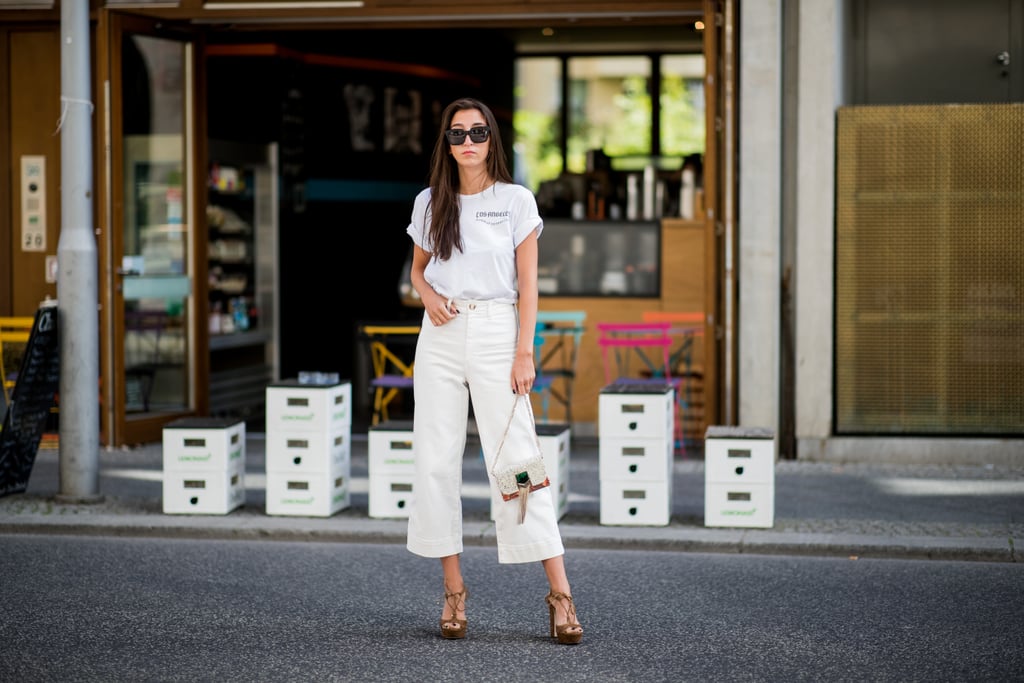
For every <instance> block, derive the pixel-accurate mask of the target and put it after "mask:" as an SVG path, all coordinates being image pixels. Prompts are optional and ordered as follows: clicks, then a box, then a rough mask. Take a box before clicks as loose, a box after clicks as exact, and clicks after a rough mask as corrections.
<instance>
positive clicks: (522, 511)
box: [517, 479, 530, 524]
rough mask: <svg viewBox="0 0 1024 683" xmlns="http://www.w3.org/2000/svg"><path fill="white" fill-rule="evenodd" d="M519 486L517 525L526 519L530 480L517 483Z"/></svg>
mask: <svg viewBox="0 0 1024 683" xmlns="http://www.w3.org/2000/svg"><path fill="white" fill-rule="evenodd" d="M517 484H518V486H519V523H520V524H522V523H523V521H524V520H525V519H526V502H527V500H528V499H529V497H530V480H529V479H527V480H526V481H525V482H522V481H520V482H517Z"/></svg>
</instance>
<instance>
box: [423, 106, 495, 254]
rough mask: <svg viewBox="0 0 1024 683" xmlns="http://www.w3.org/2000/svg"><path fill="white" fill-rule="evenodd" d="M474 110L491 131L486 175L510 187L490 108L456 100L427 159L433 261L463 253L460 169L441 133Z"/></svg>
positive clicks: (447, 112) (444, 114) (446, 108)
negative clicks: (458, 116)
mask: <svg viewBox="0 0 1024 683" xmlns="http://www.w3.org/2000/svg"><path fill="white" fill-rule="evenodd" d="M467 109H476V110H478V111H479V112H480V113H481V114H483V116H484V120H485V121H486V122H487V126H488V127H489V128H490V129H491V144H490V147H489V148H488V153H487V175H489V176H490V177H491V179H492V180H494V181H496V182H504V183H511V182H512V173H511V172H509V170H508V161H507V159H506V158H505V148H504V147H503V146H502V144H501V133H500V132H499V131H498V121H497V120H496V119H495V118H494V113H493V112H492V111H491V109H490V107H488V106H487V105H486V104H484V103H483V102H481V101H479V100H475V99H473V98H471V97H463V98H461V99H458V100H455V101H454V102H452V103H451V104H449V105H448V106H447V107H445V110H444V113H443V114H442V115H441V130H440V132H439V133H438V136H437V142H436V143H434V152H433V154H432V155H431V158H430V209H431V218H430V230H429V233H428V235H429V243H430V244H431V245H432V246H431V248H432V249H433V256H434V258H436V259H438V260H440V261H447V260H448V259H449V258H451V256H452V253H453V252H454V251H455V250H456V249H458V250H459V251H462V232H461V231H460V230H459V215H460V210H459V165H458V163H457V162H456V161H455V159H454V158H453V157H452V155H451V154H449V153H448V150H449V148H450V147H451V145H450V144H449V143H448V139H447V138H446V137H445V136H444V132H445V131H446V130H448V129H449V128H450V127H451V125H452V119H453V118H455V114H456V112H460V111H465V110H467Z"/></svg>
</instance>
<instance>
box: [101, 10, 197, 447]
mask: <svg viewBox="0 0 1024 683" xmlns="http://www.w3.org/2000/svg"><path fill="white" fill-rule="evenodd" d="M112 27H113V31H112V33H111V36H112V39H111V49H112V50H114V51H115V55H116V56H115V58H114V59H112V69H111V76H112V78H111V81H112V88H111V90H112V94H113V97H112V98H111V102H112V107H111V109H112V113H113V116H112V117H111V120H112V126H111V128H112V131H111V133H112V135H111V140H112V144H111V164H112V167H113V168H114V169H117V171H115V172H114V173H113V174H112V175H113V182H112V191H113V194H114V197H115V200H114V211H113V212H112V222H113V225H112V230H111V233H112V235H111V252H110V259H109V264H110V266H111V270H112V271H113V273H112V277H113V282H112V297H111V304H112V309H113V311H112V313H113V315H112V320H111V323H112V325H113V333H112V339H111V342H110V343H111V348H112V356H113V359H112V360H113V363H112V368H113V373H112V381H113V384H114V387H113V392H112V395H113V399H114V427H115V432H116V436H115V439H114V440H115V442H116V443H119V444H126V443H128V444H131V443H145V442H152V441H159V440H160V439H161V436H162V428H163V425H164V424H166V423H167V422H169V421H170V420H173V419H176V418H178V417H180V416H183V415H188V414H191V413H194V412H195V406H196V386H197V370H196V350H195V349H196V339H195V334H194V329H195V322H196V319H197V310H196V298H195V296H194V295H195V283H194V265H195V259H194V258H193V254H194V252H195V249H196V247H195V236H194V235H195V231H194V224H195V220H194V217H195V214H196V207H195V204H196V199H195V197H194V194H195V192H194V191H193V188H194V187H195V183H194V178H195V172H194V160H193V153H192V150H193V137H194V134H193V103H192V99H193V97H192V87H193V86H192V84H193V64H194V60H193V44H192V42H191V41H190V40H189V39H188V37H187V36H182V35H175V34H173V33H169V32H167V31H166V30H161V32H160V33H159V34H157V32H156V29H155V27H154V26H152V25H150V22H148V21H147V20H143V19H139V18H135V17H127V16H126V17H120V18H115V20H114V21H112ZM118 198H120V202H119V201H118ZM118 209H120V210H118ZM203 245H204V246H205V240H204V241H203ZM109 395H110V394H108V396H109Z"/></svg>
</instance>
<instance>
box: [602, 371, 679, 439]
mask: <svg viewBox="0 0 1024 683" xmlns="http://www.w3.org/2000/svg"><path fill="white" fill-rule="evenodd" d="M674 396H675V392H674V391H673V389H672V387H671V386H670V385H667V384H665V385H645V384H610V385H608V386H606V387H605V388H604V389H602V390H601V393H600V394H599V396H598V428H597V433H598V436H599V437H601V438H604V437H636V436H639V437H643V438H654V439H661V438H667V439H672V436H673V420H674V419H675V414H674V406H673V400H674Z"/></svg>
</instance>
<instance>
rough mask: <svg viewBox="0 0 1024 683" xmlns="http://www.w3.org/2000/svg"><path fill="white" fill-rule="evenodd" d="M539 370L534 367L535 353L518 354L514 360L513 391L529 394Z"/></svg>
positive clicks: (514, 392)
mask: <svg viewBox="0 0 1024 683" xmlns="http://www.w3.org/2000/svg"><path fill="white" fill-rule="evenodd" d="M536 377H537V371H536V369H535V368H534V367H533V355H532V354H531V355H525V354H516V358H515V360H514V361H513V362H512V393H513V394H529V393H530V390H531V389H532V388H533V380H534V379H535V378H536Z"/></svg>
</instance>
